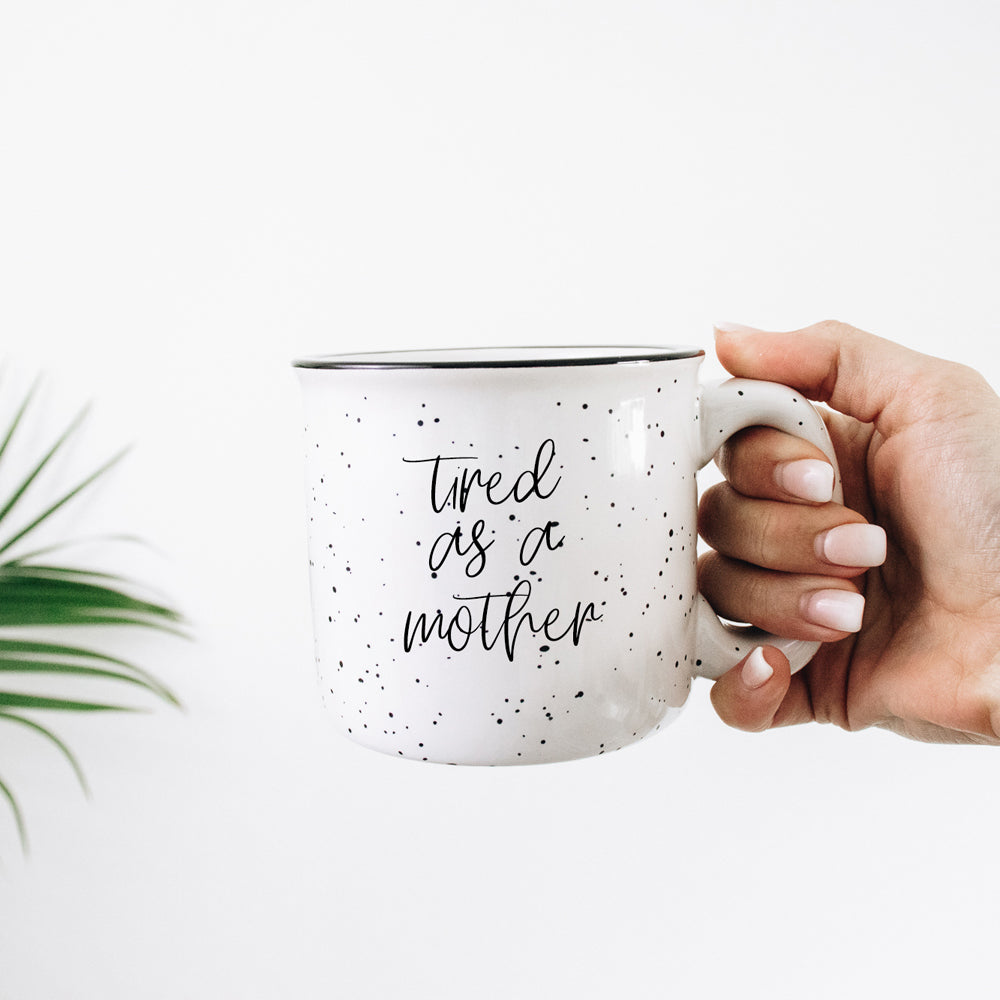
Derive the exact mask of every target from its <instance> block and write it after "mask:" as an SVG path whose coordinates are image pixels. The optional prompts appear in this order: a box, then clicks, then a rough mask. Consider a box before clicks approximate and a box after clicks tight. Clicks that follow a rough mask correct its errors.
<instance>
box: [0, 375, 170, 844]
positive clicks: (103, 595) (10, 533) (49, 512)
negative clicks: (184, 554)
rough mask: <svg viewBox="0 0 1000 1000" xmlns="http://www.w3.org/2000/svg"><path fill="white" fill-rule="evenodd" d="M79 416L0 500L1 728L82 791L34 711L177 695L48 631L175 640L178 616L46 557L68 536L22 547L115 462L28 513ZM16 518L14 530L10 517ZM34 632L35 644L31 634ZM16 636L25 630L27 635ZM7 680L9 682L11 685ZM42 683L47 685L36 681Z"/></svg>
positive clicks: (0, 459) (119, 583)
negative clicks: (28, 735) (95, 630)
mask: <svg viewBox="0 0 1000 1000" xmlns="http://www.w3.org/2000/svg"><path fill="white" fill-rule="evenodd" d="M37 388H38V383H37V382H36V383H35V385H33V386H32V387H31V389H30V390H29V391H28V392H27V394H26V395H25V397H24V399H23V400H22V402H21V403H20V405H19V406H18V407H17V409H16V411H15V413H14V416H13V418H12V419H11V420H10V423H9V425H8V427H7V430H6V433H5V434H4V435H3V439H2V441H0V467H2V471H4V472H6V471H7V465H8V464H9V446H10V445H11V442H12V441H13V440H14V438H15V436H16V435H17V432H18V430H19V428H21V427H22V425H23V423H24V420H25V417H26V414H27V413H28V412H29V410H30V408H31V406H32V403H33V400H34V399H35V396H36V394H37ZM85 416H86V410H84V411H82V412H81V413H80V414H79V415H78V416H77V417H76V418H75V419H74V420H73V421H72V422H71V423H70V424H69V425H68V426H67V427H66V428H65V430H64V431H63V432H62V433H61V434H60V435H59V436H58V437H56V439H55V441H54V442H53V443H52V444H51V445H50V446H49V447H48V448H47V449H46V450H45V451H44V452H43V453H42V455H41V457H39V458H37V459H36V460H34V461H33V462H31V463H29V464H30V466H31V467H30V469H29V471H28V472H27V474H24V475H21V476H15V477H13V478H14V483H15V485H14V486H13V487H12V488H11V489H10V490H9V492H6V495H5V496H0V722H7V723H11V724H14V725H19V726H21V727H24V728H27V729H29V730H31V731H32V732H33V733H35V734H37V735H38V736H40V737H42V738H44V739H45V740H46V741H47V742H49V743H50V744H51V745H52V746H54V747H55V748H56V749H57V750H58V751H59V753H60V754H61V755H62V756H63V757H64V758H65V759H66V760H67V761H68V762H69V764H70V766H71V767H72V769H73V771H74V772H75V774H76V776H77V778H78V780H79V781H80V783H81V786H82V787H83V788H84V790H86V783H85V780H84V775H83V771H82V768H81V767H80V764H79V761H78V760H77V759H76V756H75V755H74V754H73V752H72V751H71V750H70V748H69V747H68V746H67V745H66V744H65V743H64V742H63V741H62V740H61V739H60V738H59V737H58V736H57V735H56V734H55V733H54V732H53V731H52V730H51V729H49V728H48V726H47V725H45V724H43V723H42V722H40V721H38V719H36V718H35V717H34V714H35V713H43V714H45V713H50V712H56V713H60V712H61V713H65V712H74V713H81V712H85V713H101V712H118V711H134V710H135V706H133V705H131V704H129V703H128V701H125V702H122V701H120V700H118V699H117V698H110V699H109V698H108V697H105V696H102V695H101V693H100V692H101V691H105V692H106V691H107V690H108V686H109V685H110V686H111V687H113V688H114V690H118V689H121V690H122V691H123V692H125V691H135V692H143V693H144V694H146V695H152V696H153V697H154V698H156V699H159V700H162V701H165V702H167V703H168V704H171V705H175V706H176V705H178V704H179V702H178V701H177V698H176V697H175V696H174V695H173V694H172V693H171V692H170V691H169V690H168V689H167V688H166V687H165V686H164V685H163V684H161V683H160V682H159V681H158V680H156V678H154V677H153V676H152V675H150V674H149V673H147V672H146V671H144V670H141V669H140V668H139V667H137V666H135V665H134V664H132V663H130V662H128V661H126V660H124V659H121V658H119V657H116V656H112V655H110V654H109V653H106V652H103V651H101V650H99V649H94V648H91V647H90V646H89V644H87V645H80V644H79V643H77V642H61V641H57V640H55V639H54V638H53V637H52V636H51V634H50V630H53V629H55V630H58V629H60V628H63V627H74V629H78V628H80V627H84V628H87V627H90V626H115V627H125V626H129V627H132V628H140V629H149V630H154V631H158V632H170V633H174V634H182V630H181V626H182V621H181V618H180V616H179V615H178V613H177V612H176V611H175V610H173V609H172V608H170V607H169V606H168V605H166V604H164V603H162V602H161V601H158V600H153V599H150V598H148V597H144V596H140V593H139V590H140V588H138V587H137V586H136V585H135V584H134V583H133V582H131V581H129V580H126V579H125V578H123V577H121V576H118V575H115V574H112V573H106V572H101V571H98V570H94V569H81V568H79V567H76V566H64V565H58V564H56V563H54V562H53V556H54V554H55V553H58V552H59V551H60V550H62V549H65V548H66V547H68V546H69V545H70V544H72V543H73V540H72V539H69V540H61V541H57V542H55V543H47V544H45V545H42V546H41V547H35V548H33V549H31V550H30V551H28V550H25V545H26V544H27V543H28V542H29V541H32V542H33V541H34V539H35V537H36V535H37V533H38V529H39V528H40V527H41V526H42V525H47V524H48V522H49V521H50V519H51V518H52V517H53V515H55V514H56V513H57V511H59V510H60V509H62V508H63V507H65V506H66V505H67V504H69V503H70V502H72V501H73V500H74V499H75V498H76V497H78V496H79V495H80V494H81V493H82V492H83V491H84V490H86V489H88V488H89V487H90V486H91V485H92V484H93V483H95V482H96V481H97V480H98V479H100V478H101V477H102V476H103V475H104V474H105V473H106V472H108V470H109V469H111V468H112V467H113V466H114V465H115V464H116V463H117V462H118V461H119V460H120V459H121V457H122V455H123V454H124V452H120V453H119V454H117V455H115V456H114V457H113V458H111V459H110V460H109V461H107V462H105V463H104V464H103V465H101V466H99V467H98V468H97V469H96V470H95V471H94V472H92V473H90V474H89V475H87V476H86V477H84V478H83V479H82V480H80V481H78V482H77V483H76V484H75V485H74V486H72V487H71V488H70V489H68V490H64V491H62V492H59V493H57V495H56V499H55V500H54V501H53V500H51V499H50V500H48V501H47V502H42V503H41V504H40V505H38V506H37V507H36V508H35V509H34V510H29V511H28V513H27V514H26V515H23V512H24V511H25V510H27V509H28V508H29V506H30V504H31V502H32V498H33V497H36V496H38V495H39V493H40V490H41V485H42V481H43V480H44V478H45V473H46V470H49V467H50V465H51V463H52V461H53V459H54V458H55V457H56V455H58V454H59V453H60V452H62V451H63V450H64V449H65V448H66V447H67V445H68V443H69V442H70V441H71V440H72V438H73V435H74V434H75V433H76V431H77V430H78V429H79V427H80V426H81V424H82V422H83V420H84V418H85ZM17 516H21V517H22V520H21V523H20V524H18V525H17V526H15V523H14V519H15V517H17ZM38 631H42V632H43V635H42V637H37V636H36V632H38ZM25 633H28V636H30V637H26V636H25ZM60 681H73V682H75V683H76V686H74V687H73V688H72V693H68V694H67V693H64V692H61V691H58V690H57V691H55V692H54V691H53V690H52V688H53V686H54V685H55V686H56V687H57V688H58V686H59V682H60ZM12 682H13V683H12ZM41 682H47V683H41ZM80 682H83V683H84V684H88V685H89V684H94V685H98V689H97V690H98V694H97V695H96V696H93V697H91V696H86V695H84V696H81V695H79V694H78V693H77V692H78V690H79V687H78V685H79V683H80ZM0 798H3V799H5V800H6V801H7V803H8V805H9V806H10V809H11V811H12V813H13V816H14V822H15V825H16V827H17V831H18V835H19V837H20V839H21V843H22V845H23V846H24V848H25V850H26V849H27V831H26V826H25V820H24V814H23V811H22V809H21V807H20V804H19V803H18V800H17V797H16V795H15V794H14V791H13V789H11V788H10V787H9V785H7V784H6V783H4V782H3V780H0Z"/></svg>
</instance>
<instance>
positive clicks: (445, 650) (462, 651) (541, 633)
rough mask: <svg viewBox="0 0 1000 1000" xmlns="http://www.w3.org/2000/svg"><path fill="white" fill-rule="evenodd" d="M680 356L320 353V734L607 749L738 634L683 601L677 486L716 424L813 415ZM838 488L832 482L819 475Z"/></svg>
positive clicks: (655, 351) (312, 477)
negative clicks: (333, 728) (707, 375)
mask: <svg viewBox="0 0 1000 1000" xmlns="http://www.w3.org/2000/svg"><path fill="white" fill-rule="evenodd" d="M703 356H704V352H703V351H701V350H699V349H697V348H689V347H593V348H590V347H573V348H570V347H556V348H524V349H507V348H503V349H466V350H441V351H412V352H410V351H406V352H398V353H386V354H352V355H328V356H318V357H312V358H302V359H299V360H297V361H296V362H294V364H295V368H296V371H297V374H298V376H299V379H300V382H301V386H302V390H303V394H304V406H305V419H306V433H305V438H306V470H307V507H308V517H309V564H310V583H311V591H312V604H313V619H314V629H315V648H316V663H317V668H318V673H319V679H320V684H321V690H322V692H323V698H324V703H325V705H326V707H327V708H328V710H329V712H330V713H331V714H332V716H333V718H334V719H335V720H336V723H337V725H338V727H339V728H340V730H341V731H342V732H343V733H345V734H346V735H347V736H349V737H350V738H351V739H353V740H355V741H356V742H358V743H361V744H363V745H365V746H367V747H370V748H372V749H375V750H379V751H382V752H384V753H387V754H392V755H394V756H399V757H405V758H411V759H415V760H427V761H437V762H444V763H455V764H529V763H544V762H553V761H560V760H569V759H573V758H579V757H586V756H591V755H597V754H602V753H606V752H608V751H611V750H617V749H619V748H621V747H623V746H625V745H627V744H629V743H632V742H634V741H636V740H639V739H641V738H643V737H644V736H646V735H648V734H650V733H652V732H655V731H657V730H659V729H660V728H661V727H663V726H664V725H666V724H667V723H669V722H670V721H672V720H673V719H674V718H675V717H676V716H677V715H678V714H679V712H680V710H681V708H682V706H683V705H684V702H685V700H686V698H687V696H688V692H689V690H690V687H691V680H692V678H693V677H696V676H701V677H707V678H717V677H719V676H720V675H721V674H722V673H724V672H725V671H726V670H728V669H730V668H731V667H732V666H733V665H734V664H736V663H737V662H738V661H739V660H740V659H741V658H742V657H743V656H745V655H746V653H747V652H749V651H750V649H751V648H752V647H753V646H754V645H756V644H760V643H769V644H773V645H777V646H778V647H779V648H781V649H783V650H784V652H785V653H786V655H788V656H789V659H790V660H791V662H792V669H793V670H795V669H799V668H801V667H802V666H803V665H804V664H805V663H806V662H808V660H809V659H810V658H811V657H812V655H813V653H814V652H815V650H816V648H817V644H815V643H805V642H799V641H792V640H786V639H781V638H778V637H776V636H771V635H768V634H766V633H762V632H760V631H758V630H756V629H751V628H747V627H737V626H733V625H730V624H724V623H723V622H721V621H720V620H719V618H718V617H717V616H716V615H715V613H714V612H713V611H712V609H711V607H710V606H709V605H708V603H707V602H706V601H705V600H704V598H703V597H701V595H700V594H699V593H698V591H697V585H696V555H697V552H696V549H697V525H696V520H697V505H698V496H697V487H696V482H695V475H696V473H697V471H698V469H700V468H701V467H702V466H704V465H705V464H707V463H708V462H709V461H710V460H711V459H712V457H713V456H714V455H715V453H716V452H717V451H718V450H719V448H720V447H721V446H722V444H723V443H724V442H725V441H726V440H727V438H729V437H730V436H731V435H732V434H734V433H735V432H736V431H738V430H741V429H743V428H745V427H749V426H754V425H766V426H771V427H776V428H778V429H780V430H783V431H786V432H788V433H791V434H795V435H798V436H800V437H803V438H806V439H808V440H809V441H811V442H812V443H813V444H815V445H817V446H818V447H819V448H821V449H822V451H823V452H824V454H825V455H826V456H827V457H828V458H829V459H830V461H831V462H833V464H834V468H835V469H836V462H835V459H834V454H833V449H832V447H831V445H830V441H829V438H828V436H827V433H826V428H825V425H824V424H823V421H822V419H821V418H820V416H819V414H818V413H817V411H816V410H815V409H814V408H813V407H812V405H811V404H810V403H809V402H808V401H807V400H805V399H804V398H803V397H802V396H801V395H799V394H798V393H796V392H794V391H792V390H790V389H788V388H787V387H785V386H781V385H776V384H774V383H769V382H756V381H749V380H745V379H731V380H729V381H726V382H723V383H721V384H718V385H709V386H701V385H700V384H699V381H698V368H699V365H700V363H701V360H702V358H703ZM836 479H837V482H838V493H837V495H838V498H839V496H840V492H839V473H838V474H837V476H836Z"/></svg>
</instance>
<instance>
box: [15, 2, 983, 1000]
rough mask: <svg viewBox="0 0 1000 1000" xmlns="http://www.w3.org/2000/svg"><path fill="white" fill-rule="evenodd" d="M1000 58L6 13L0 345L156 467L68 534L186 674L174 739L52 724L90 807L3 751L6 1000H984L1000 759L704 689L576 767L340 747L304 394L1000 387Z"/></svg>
mask: <svg viewBox="0 0 1000 1000" xmlns="http://www.w3.org/2000/svg"><path fill="white" fill-rule="evenodd" d="M998 51H1000V8H998V7H997V5H996V4H995V3H992V2H990V0H982V2H972V0H951V2H948V3H944V2H941V3H934V2H919V0H918V2H906V3H904V2H902V0H898V2H878V0H874V2H873V0H865V2H862V0H857V2H850V0H848V2H839V3H810V2H802V0H795V2H793V0H789V2H783V3H782V2H759V3H747V2H746V0H732V2H725V0H702V2H699V3H693V2H684V3H681V2H670V0H662V2H659V3H654V2H638V0H616V2H614V3H612V2H608V0H606V2H592V0H583V2H579V0H578V2H573V3H571V2H555V0H535V2H512V0H506V2H492V3H487V2H474V0H464V2H463V0H453V2H443V0H425V2H404V0H368V2H337V0H329V2H319V0H317V2H304V0H281V2H278V0H270V2H264V0H259V2H242V3H240V2H236V0H232V2H222V0H190V2H141V0H140V2H131V3H129V2H124V0H121V2H112V0H82V2H81V0H73V2H70V0H64V2H57V0H52V2H47V0H36V2H26V0H20V2H18V0H0V338H2V341H0V347H2V351H3V353H4V354H5V355H7V356H8V358H10V359H13V367H12V371H14V372H15V376H14V377H15V379H16V378H28V377H30V375H31V374H33V373H34V372H36V371H44V372H45V373H47V376H48V382H47V390H46V392H47V395H46V396H45V399H46V401H47V402H46V405H47V406H48V407H49V412H54V411H56V410H60V409H61V408H62V409H65V410H66V411H67V412H71V411H72V410H73V409H74V408H76V407H77V406H78V405H80V404H82V403H83V402H85V401H86V400H88V399H93V400H94V401H95V410H94V416H93V420H92V422H91V429H90V431H89V434H88V436H87V437H86V438H85V440H84V441H83V442H81V446H80V447H81V449H83V451H82V458H81V461H82V462H83V464H85V465H86V464H88V463H89V464H91V465H93V464H95V463H96V462H97V461H98V460H99V459H100V458H103V457H104V456H105V455H106V454H108V453H110V451H112V450H114V449H115V448H116V447H117V446H118V444H120V443H124V442H128V441H134V442H135V443H136V447H135V450H134V451H133V453H132V455H131V457H130V458H129V459H128V461H127V462H126V464H125V465H124V466H123V467H122V469H121V470H120V471H119V472H118V473H117V474H116V476H115V477H114V479H113V480H112V481H109V483H108V485H107V488H106V489H105V491H104V492H103V493H102V494H101V495H100V500H99V501H98V502H92V503H91V504H90V505H82V510H86V511H88V512H89V516H90V517H91V518H93V519H94V520H95V521H97V522H101V523H102V524H103V523H104V522H108V523H109V524H113V526H114V527H115V528H119V527H123V526H127V527H128V528H129V529H130V530H137V531H139V532H140V533H141V534H142V535H144V536H145V537H146V538H147V539H148V540H149V541H150V542H151V543H152V544H153V546H155V550H156V551H155V552H154V553H152V554H151V555H150V556H149V558H146V559H144V562H143V566H142V572H143V574H144V575H145V576H146V577H147V578H149V579H150V580H152V581H153V582H154V583H156V584H157V585H158V586H160V587H161V588H162V589H163V590H165V591H166V592H167V593H169V594H170V595H171V596H172V597H173V598H174V599H175V600H176V601H177V602H178V603H179V604H180V605H181V606H182V608H183V610H184V611H185V613H186V614H187V616H188V618H189V619H190V621H191V622H192V631H193V633H194V636H195V638H194V640H193V641H190V642H181V641H173V640H169V639H164V640H154V641H151V642H150V641H147V643H146V644H145V645H144V646H141V648H140V649H139V650H138V652H137V655H138V656H140V658H141V659H142V660H143V662H145V663H146V664H147V665H148V666H150V667H151V668H153V669H154V670H155V671H156V672H158V673H159V675H160V676H161V677H162V678H163V679H164V680H166V681H168V682H169V683H170V684H171V685H172V686H173V687H174V688H175V689H176V690H177V691H178V693H179V694H180V696H181V697H182V699H183V701H184V702H185V705H186V711H185V712H184V713H179V712H174V711H171V710H169V709H167V708H165V707H163V708H161V707H155V706H154V707H153V711H152V712H149V713H144V714H140V715H132V716H122V717H115V718H108V717H103V718H98V719H93V718H91V719H83V720H77V719H56V720H53V724H54V725H56V726H57V727H58V731H59V732H60V733H62V734H63V735H64V736H65V737H66V738H67V740H68V741H70V742H71V743H72V745H73V746H74V747H75V749H76V750H77V752H78V754H79V756H80V758H81V760H82V761H83V764H84V767H85V769H86V771H87V773H88V776H89V778H90V782H91V785H92V790H93V797H92V799H91V800H90V801H88V800H86V799H85V798H84V797H83V796H82V794H81V793H80V791H79V789H78V788H77V787H76V786H75V784H74V781H73V778H72V775H71V773H70V772H69V770H68V768H67V767H66V766H65V764H64V762H62V761H61V760H60V759H59V757H58V755H57V754H56V753H55V751H54V750H53V748H52V747H51V746H49V745H47V744H45V743H43V742H41V741H40V740H35V739H32V738H31V737H30V734H18V735H16V736H15V735H14V734H11V733H9V732H0V774H2V775H3V776H4V777H5V778H6V779H7V780H8V781H9V783H11V784H12V785H13V786H14V787H15V788H16V790H17V791H18V792H19V793H20V796H21V799H22V804H23V806H24V808H25V811H26V813H27V820H28V825H29V831H30V833H31V836H32V854H31V856H30V858H28V859H27V860H25V859H23V858H22V857H21V855H20V852H19V849H18V846H17V843H16V838H15V836H14V832H13V826H12V824H9V823H8V821H7V817H6V815H5V814H0V852H2V856H3V867H2V870H0V998H2V1000H64V998H66V1000H77V998H91V997H93V998H98V997H100V998H101V1000H119V998H120V1000H145V998H170V1000H181V998H184V1000H187V998H192V1000H195V998H197V1000H201V998H205V1000H208V998H211V1000H229V998H233V1000H253V998H288V997H295V998H297V1000H308V998H321V997H322V998H325V997H338V998H369V997H370V998H395V997H417V998H423V997H427V998H442V1000H443V998H465V997H482V998H508V997H510V998H513V997H518V998H535V997H538V998H543V997H544V998H562V997H566V998H589V997H608V996H613V997H627V996H631V995H646V994H648V995H656V996H660V995H662V996H677V997H700V996H723V995H725V996H729V995H738V996H741V997H765V996H766V997H778V998H781V997H800V996H805V997H810V998H816V997H838V998H839V997H844V996H859V997H878V996H899V995H902V994H903V993H904V992H906V993H908V994H909V995H912V996H918V997H923V996H939V995H948V996H957V995H960V994H961V993H962V992H963V991H970V990H973V989H977V988H978V989H986V990H988V989H990V988H994V987H995V984H996V958H995V956H996V949H997V942H998V940H1000V918H998V916H997V911H996V898H997V889H998V878H1000V852H998V851H997V832H996V831H997V821H998V819H1000V805H998V775H1000V760H998V758H997V751H994V750H991V749H985V748H982V749H979V748H948V747H928V746H921V745H916V744H910V743H907V742H905V741H902V740H900V739H897V738H895V737H893V736H890V735H888V734H885V733H882V732H878V731H872V732H865V733H860V734H847V733H843V732H840V731H838V730H834V729H831V728H821V727H810V728H801V729H796V730H788V731H780V732H774V733H769V734H766V735H761V736H750V735H744V734H740V733H736V732H733V731H730V730H728V729H726V728H725V727H724V726H722V724H721V723H719V722H718V721H717V720H716V718H715V716H714V714H713V713H712V711H711V708H710V706H709V704H708V697H707V696H708V685H707V684H706V683H704V682H702V683H700V684H699V685H697V686H696V689H695V692H694V694H693V696H692V699H691V702H690V704H689V707H688V710H687V711H686V713H685V714H684V715H683V716H682V718H681V720H680V721H679V722H678V723H677V724H676V725H675V726H674V727H673V728H672V729H671V730H669V731H668V732H666V733H664V734H662V735H660V736H658V737H656V738H655V739H651V740H649V741H648V742H646V743H644V744H640V745H639V746H637V747H634V748H631V749H628V750H625V751H622V752H620V753H618V754H615V755H613V756H611V757H608V758H602V759H599V760H590V761H583V762H578V763H574V764H566V765H557V766H550V767H541V768H533V769H487V770H481V769H462V768H444V767H437V766H426V765H418V764H409V763H404V762H400V761H397V760H392V759H388V758H382V757H380V756H378V755H376V754H372V753H370V752H366V751H364V750H360V749H356V748H355V747H353V746H352V745H351V744H349V743H347V742H345V741H343V740H341V739H340V738H339V737H337V736H335V735H333V734H332V733H331V732H330V731H329V729H328V728H327V725H326V722H325V720H324V718H323V716H322V714H321V712H320V709H319V706H318V697H317V693H316V686H315V682H314V679H313V668H312V663H311V635H310V632H309V617H308V590H307V579H306V554H305V530H304V506H303V505H304V499H303V489H302V478H303V477H302V471H301V465H300V455H299V448H300V439H299V434H300V425H301V418H300V414H299V401H298V395H297V386H296V384H295V379H294V375H293V373H292V371H291V369H290V368H289V366H288V361H289V359H290V358H291V357H293V356H294V355H296V354H300V353H305V352H319V351H334V350H347V349H358V348H364V347H370V348H391V347H397V346H399V347H401V346H418V345H419V346H450V345H462V344H477V343H484V344H485V343H490V342H492V343H506V344H513V343H532V342H534V343H543V342H565V343H572V342H583V343H586V342H597V341H607V342H612V343H627V342H639V343H643V342H678V341H679V342H692V341H693V342H696V343H699V344H702V345H704V346H706V347H709V346H710V329H711V323H712V321H713V320H732V321H740V322H745V323H751V324H757V325H761V326H765V327H769V328H789V327H797V326H801V325H805V324H806V323H809V322H812V321H814V320H818V319H824V318H829V317H834V318H839V319H844V320H846V321H849V322H852V323H854V324H855V325H858V326H862V327H865V328H868V329H870V330H873V331H874V332H878V333H881V334H883V335H884V336H888V337H890V338H893V339H896V340H899V341H902V342H904V343H906V344H908V345H911V346H913V347H916V348H918V349H921V350H925V351H928V352H930V353H935V354H939V355H944V356H947V357H952V358H957V359H962V360H966V361H968V362H971V363H973V364H975V365H976V366H977V367H979V368H980V369H981V370H982V371H984V373H985V374H986V375H987V377H988V378H990V380H991V381H992V382H993V384H994V385H1000V351H998V348H997V346H996V344H997V339H998V335H1000V320H998V318H997V289H998V280H1000V279H998V276H1000V239H998V236H1000V193H998V192H1000V183H998V176H1000V166H998V163H1000V128H998V122H1000V113H998V111H1000V68H998V61H997V52H998ZM24 373H27V374H24ZM706 373H707V374H708V375H709V376H714V375H716V374H718V373H719V370H718V368H717V366H715V365H714V364H712V363H709V364H708V365H706ZM7 384H11V383H7ZM12 400H13V397H12V396H10V394H9V392H8V391H7V390H5V391H4V393H3V394H2V395H0V402H2V406H0V409H2V411H3V412H4V413H8V412H9V410H10V408H11V407H12V405H13V401H12ZM928 474H929V475H932V474H933V470H928ZM81 518H82V523H81V524H80V525H79V527H80V530H84V528H86V527H88V525H89V522H87V519H86V518H85V517H82V515H81ZM76 528H77V526H76V525H74V529H73V530H76ZM7 728H8V729H9V728H10V727H7Z"/></svg>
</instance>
